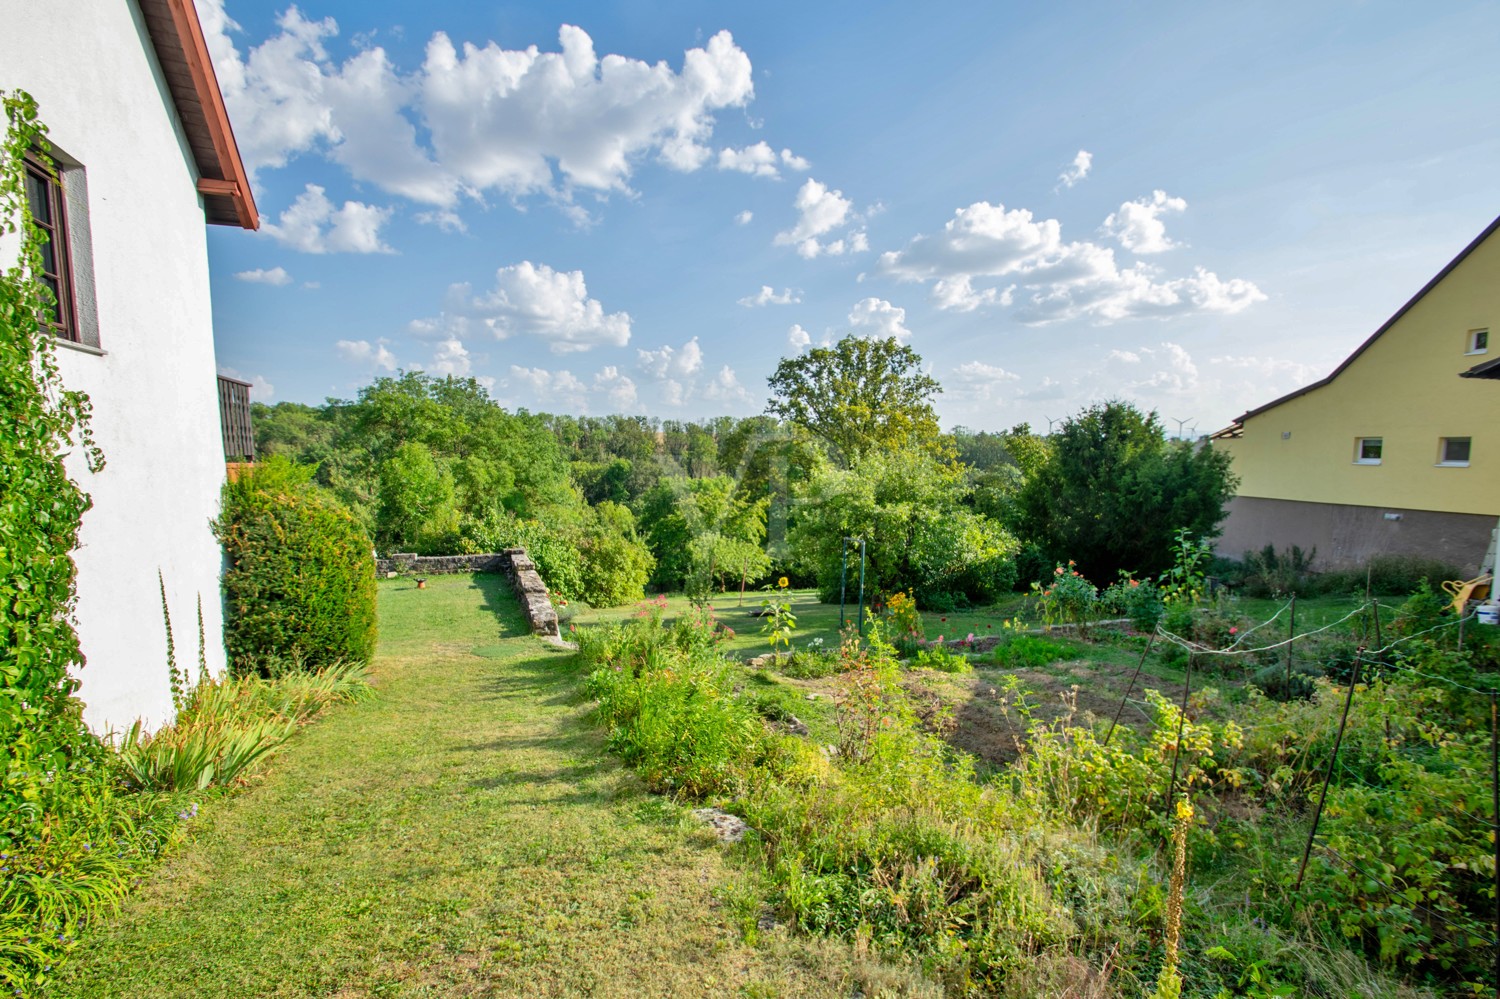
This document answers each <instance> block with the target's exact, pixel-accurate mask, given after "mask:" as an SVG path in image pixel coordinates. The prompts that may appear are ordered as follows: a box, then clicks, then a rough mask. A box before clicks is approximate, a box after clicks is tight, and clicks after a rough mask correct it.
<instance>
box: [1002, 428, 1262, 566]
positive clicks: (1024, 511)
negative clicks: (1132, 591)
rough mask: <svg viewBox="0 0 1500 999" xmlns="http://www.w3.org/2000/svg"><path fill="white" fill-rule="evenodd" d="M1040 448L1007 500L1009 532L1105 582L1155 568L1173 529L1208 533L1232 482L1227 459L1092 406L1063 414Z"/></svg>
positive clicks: (1163, 560) (1166, 558)
mask: <svg viewBox="0 0 1500 999" xmlns="http://www.w3.org/2000/svg"><path fill="white" fill-rule="evenodd" d="M1050 441H1051V444H1052V449H1051V453H1050V455H1049V456H1048V457H1047V459H1046V461H1045V462H1044V463H1043V464H1041V466H1040V467H1038V468H1037V469H1036V470H1035V471H1033V472H1031V473H1028V474H1027V476H1026V482H1025V485H1023V486H1022V488H1021V492H1020V494H1019V496H1018V497H1017V498H1016V502H1015V505H1014V507H1013V515H1014V521H1013V525H1014V527H1015V529H1016V531H1017V533H1018V534H1020V536H1021V537H1022V538H1024V539H1026V540H1028V541H1031V542H1034V543H1036V544H1038V545H1040V546H1041V547H1042V549H1043V550H1044V551H1045V552H1046V553H1047V554H1048V555H1049V556H1050V557H1051V558H1053V559H1055V560H1057V561H1059V562H1061V561H1064V560H1066V559H1075V560H1076V561H1077V562H1078V565H1079V568H1080V571H1082V572H1083V573H1084V574H1085V575H1087V576H1090V577H1091V578H1093V579H1094V580H1096V581H1099V580H1105V581H1107V580H1110V579H1112V578H1113V577H1114V576H1115V575H1116V574H1117V573H1118V572H1119V571H1120V570H1122V569H1125V570H1129V571H1131V572H1144V573H1155V572H1160V571H1161V570H1163V569H1165V568H1166V567H1167V565H1168V563H1169V562H1170V561H1171V557H1172V556H1171V546H1172V535H1173V533H1174V532H1175V531H1177V530H1178V529H1180V528H1187V529H1188V531H1190V532H1191V533H1192V534H1194V535H1196V536H1199V537H1208V538H1211V537H1214V536H1216V535H1217V534H1218V525H1219V522H1220V521H1222V520H1223V519H1224V504H1225V503H1227V502H1228V501H1229V497H1230V496H1232V495H1233V494H1234V487H1235V485H1236V483H1237V480H1236V478H1235V476H1234V474H1233V473H1232V472H1231V471H1230V469H1229V455H1227V454H1225V453H1224V452H1221V451H1216V450H1214V449H1212V448H1207V447H1199V446H1198V445H1197V444H1196V442H1192V441H1172V442H1168V441H1167V439H1166V433H1165V431H1164V430H1163V429H1162V425H1161V421H1160V420H1159V419H1158V418H1157V415H1156V413H1155V412H1151V413H1142V412H1141V411H1140V410H1138V409H1136V408H1135V407H1134V406H1132V405H1130V404H1129V403H1125V402H1107V403H1102V404H1099V405H1096V406H1093V407H1091V408H1089V409H1087V410H1085V411H1083V412H1082V413H1079V414H1078V415H1076V416H1072V417H1069V418H1068V419H1067V420H1066V421H1065V422H1064V423H1063V425H1062V428H1061V430H1060V431H1059V432H1058V433H1057V434H1055V435H1053V436H1052V438H1051V439H1050Z"/></svg>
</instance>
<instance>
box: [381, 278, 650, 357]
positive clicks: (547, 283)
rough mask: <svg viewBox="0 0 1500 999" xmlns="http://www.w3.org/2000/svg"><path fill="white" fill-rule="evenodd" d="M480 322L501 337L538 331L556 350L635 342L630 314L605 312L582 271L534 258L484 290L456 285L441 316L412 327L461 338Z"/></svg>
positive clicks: (424, 332)
mask: <svg viewBox="0 0 1500 999" xmlns="http://www.w3.org/2000/svg"><path fill="white" fill-rule="evenodd" d="M476 327H477V328H479V329H483V330H484V331H486V332H488V333H489V335H491V336H493V337H494V338H495V339H497V340H506V339H509V338H511V337H514V336H534V337H536V338H538V339H539V340H543V341H545V342H546V343H547V345H548V347H549V348H550V349H551V350H552V352H553V353H555V354H568V353H575V352H578V351H585V350H591V349H592V348H594V347H623V346H625V345H626V344H627V343H629V342H630V315H629V314H628V313H625V312H605V311H604V306H603V305H602V304H601V303H600V302H599V300H598V299H594V298H590V297H589V294H588V287H587V285H586V284H585V283H584V279H583V272H582V271H555V270H553V269H552V268H551V267H548V266H547V265H546V264H534V263H532V262H531V261H529V260H523V261H521V262H520V263H519V264H513V265H511V266H509V267H502V268H500V269H499V270H498V271H496V272H495V284H494V287H492V288H491V289H490V290H489V291H486V292H484V293H483V294H479V295H476V294H474V292H473V289H472V288H471V287H470V286H469V285H468V284H455V285H452V286H451V287H449V289H448V298H447V307H446V309H445V310H444V312H443V314H442V315H441V316H439V317H436V318H429V319H418V320H414V321H413V322H412V323H411V324H410V326H409V328H410V329H411V330H412V332H414V333H416V334H417V335H419V336H438V335H451V336H457V337H463V336H466V335H469V334H470V333H471V332H472V331H474V330H475V329H476Z"/></svg>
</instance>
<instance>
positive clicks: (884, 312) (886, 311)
mask: <svg viewBox="0 0 1500 999" xmlns="http://www.w3.org/2000/svg"><path fill="white" fill-rule="evenodd" d="M849 328H850V329H851V330H853V331H854V332H855V333H858V334H859V335H860V336H867V337H874V338H877V339H882V340H884V339H889V338H891V337H894V338H895V339H897V340H901V341H906V340H910V339H911V330H909V329H907V328H906V310H905V309H903V308H900V307H899V306H895V305H892V304H891V303H890V302H887V301H885V300H884V299H882V298H865V299H861V300H860V301H858V302H856V303H855V304H854V308H852V309H850V310H849Z"/></svg>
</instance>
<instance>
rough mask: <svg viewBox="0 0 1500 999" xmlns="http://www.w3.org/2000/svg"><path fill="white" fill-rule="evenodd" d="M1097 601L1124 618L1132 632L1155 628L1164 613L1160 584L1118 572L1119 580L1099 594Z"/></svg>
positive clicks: (1106, 609)
mask: <svg viewBox="0 0 1500 999" xmlns="http://www.w3.org/2000/svg"><path fill="white" fill-rule="evenodd" d="M1099 601H1100V604H1101V609H1102V610H1105V611H1106V612H1108V613H1112V614H1123V615H1125V616H1126V617H1128V618H1129V619H1130V626H1131V627H1132V628H1134V629H1135V630H1136V631H1144V632H1150V631H1155V630H1156V625H1157V624H1158V623H1159V622H1160V621H1161V617H1162V614H1163V613H1165V612H1166V606H1165V604H1164V602H1163V599H1162V592H1161V589H1160V587H1158V586H1157V585H1156V584H1155V583H1154V582H1152V581H1151V580H1149V579H1136V578H1134V577H1133V576H1131V575H1130V574H1129V573H1121V575H1120V581H1119V582H1117V583H1114V584H1112V585H1111V586H1110V587H1109V588H1108V589H1107V590H1105V591H1104V592H1103V593H1102V594H1100V595H1099Z"/></svg>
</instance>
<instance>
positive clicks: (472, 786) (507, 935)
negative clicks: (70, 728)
mask: <svg viewBox="0 0 1500 999" xmlns="http://www.w3.org/2000/svg"><path fill="white" fill-rule="evenodd" d="M504 586H505V584H504V581H503V578H502V577H499V576H484V575H476V576H467V575H464V576H444V577H435V578H433V579H431V580H430V581H429V582H428V585H427V588H426V589H425V590H417V589H416V588H415V587H414V586H413V585H412V584H411V582H410V581H407V580H393V581H390V582H382V584H381V590H380V623H381V642H380V647H379V652H378V655H377V658H376V661H375V672H376V677H377V682H378V685H379V692H378V696H377V697H376V698H375V699H373V700H371V701H367V702H364V703H360V704H355V705H349V706H346V707H342V708H339V709H337V710H335V711H332V712H330V713H329V714H328V716H327V717H326V718H325V719H324V720H322V721H320V722H319V723H318V724H316V725H314V726H312V727H310V728H308V729H306V730H304V731H303V732H302V733H300V734H299V735H298V736H297V737H295V738H294V740H293V742H292V743H290V744H289V745H288V746H287V747H286V748H285V749H284V750H283V752H282V753H281V755H280V756H279V757H278V758H277V759H276V761H275V762H274V763H272V764H271V766H270V768H269V771H268V772H267V773H266V775H265V776H264V777H262V778H260V779H257V780H256V781H255V783H254V786H252V787H250V788H249V789H247V790H246V791H245V793H242V794H240V795H238V796H235V797H232V798H229V799H223V800H219V801H216V802H213V803H210V804H207V805H205V807H204V808H203V809H202V812H201V814H200V817H199V818H198V819H197V823H198V826H197V828H196V829H195V830H194V832H193V834H192V837H191V840H190V841H189V842H188V843H187V844H185V845H184V846H183V847H181V848H179V849H178V850H177V851H176V852H175V853H174V854H173V855H172V856H171V857H170V858H169V859H168V860H167V861H166V862H165V863H164V864H163V865H162V866H161V867H160V868H158V869H157V870H156V871H155V872H154V874H153V875H152V876H151V877H150V878H148V879H147V880H146V881H145V883H144V884H142V885H141V886H140V887H139V889H138V890H137V891H136V892H135V894H134V895H132V896H131V898H130V899H129V900H128V901H127V902H126V903H125V905H124V907H123V909H122V911H121V912H120V913H119V914H118V915H117V916H116V917H114V918H111V919H108V920H104V921H102V922H101V923H100V924H99V925H98V926H96V927H95V928H94V929H93V930H92V931H91V932H90V933H89V934H87V935H86V937H85V939H84V940H83V941H82V943H81V945H80V947H79V949H78V951H77V952H76V953H75V954H74V955H73V956H72V957H71V958H70V959H69V961H68V962H67V964H66V965H65V966H64V968H63V969H62V978H61V979H60V980H59V981H58V982H57V983H56V984H54V986H53V987H52V989H51V990H50V992H49V994H50V995H55V996H59V997H62V996H67V997H88V996H118V995H132V996H144V997H151V996H161V997H174V999H175V997H199V996H204V997H207V996H224V997H247V996H339V997H345V996H349V997H352V996H424V997H425V996H476V995H485V996H561V995H598V996H696V995H702V996H715V997H718V996H724V995H756V996H834V995H841V996H846V995H849V994H850V993H851V990H853V989H855V988H859V987H862V983H866V982H868V981H869V980H870V976H872V975H873V976H875V977H876V978H879V977H881V976H885V975H887V974H889V972H888V969H882V968H880V967H878V966H876V965H873V964H871V963H870V962H869V961H868V960H867V959H864V958H859V957H857V956H856V955H855V954H854V953H853V950H852V949H851V948H849V947H846V946H845V945H842V944H839V943H835V942H829V941H825V940H821V939H807V938H792V937H791V936H789V935H788V934H787V933H786V932H785V931H784V930H781V929H772V930H769V931H766V932H762V933H760V934H759V936H758V940H757V942H756V943H755V944H754V945H753V946H752V945H751V944H749V943H747V942H745V939H744V937H743V935H742V934H741V932H740V930H739V929H738V928H737V925H732V924H735V920H736V918H737V917H734V916H732V915H731V913H732V912H733V910H734V908H735V905H734V901H735V899H736V898H753V897H756V896H757V894H758V893H757V892H755V891H751V890H749V889H748V887H747V885H748V884H749V881H748V880H747V879H750V878H753V877H755V875H754V874H753V873H751V872H749V871H747V870H739V869H736V868H734V867H732V866H730V865H729V864H728V863H727V862H726V860H725V859H724V855H723V850H722V848H721V846H720V845H719V844H718V843H717V841H715V840H714V839H713V838H712V836H711V835H710V834H708V833H707V832H705V831H704V829H703V827H702V826H700V825H699V824H698V823H697V822H696V821H695V820H693V819H692V818H691V817H690V816H689V813H688V811H687V809H685V808H684V807H681V806H678V805H677V804H675V803H673V802H672V801H670V800H668V799H665V798H661V797H656V796H652V795H649V794H647V793H645V792H644V791H643V790H642V789H641V788H640V785H639V783H638V782H637V780H636V778H635V777H634V776H633V775H631V774H630V773H629V772H627V771H625V770H623V769H622V768H621V767H620V766H619V765H618V764H617V763H616V762H615V761H614V759H613V758H612V757H611V756H610V754H609V753H608V752H607V751H606V748H605V744H604V736H603V734H602V733H601V732H600V730H598V729H597V728H596V727H594V726H592V725H590V724H589V723H588V721H587V717H586V716H587V712H588V706H587V705H585V704H583V703H581V702H580V700H579V699H578V697H577V696H576V695H575V690H576V688H577V684H578V676H577V674H576V672H575V667H574V658H575V657H574V656H573V654H571V653H569V652H567V651H565V650H563V649H560V648H556V647H553V646H549V645H546V644H544V643H543V642H541V641H540V640H539V639H537V638H534V637H532V636H530V635H529V634H527V633H526V629H525V626H524V623H523V622H522V620H521V617H520V614H519V612H518V609H517V607H516V605H515V602H514V600H513V599H512V597H511V596H510V594H509V593H508V592H507V591H506V590H505V588H504ZM834 613H835V615H836V614H837V608H835V609H834ZM741 922H742V920H741ZM751 922H752V924H753V922H754V915H753V913H752V916H751ZM866 991H867V992H868V989H866Z"/></svg>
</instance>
